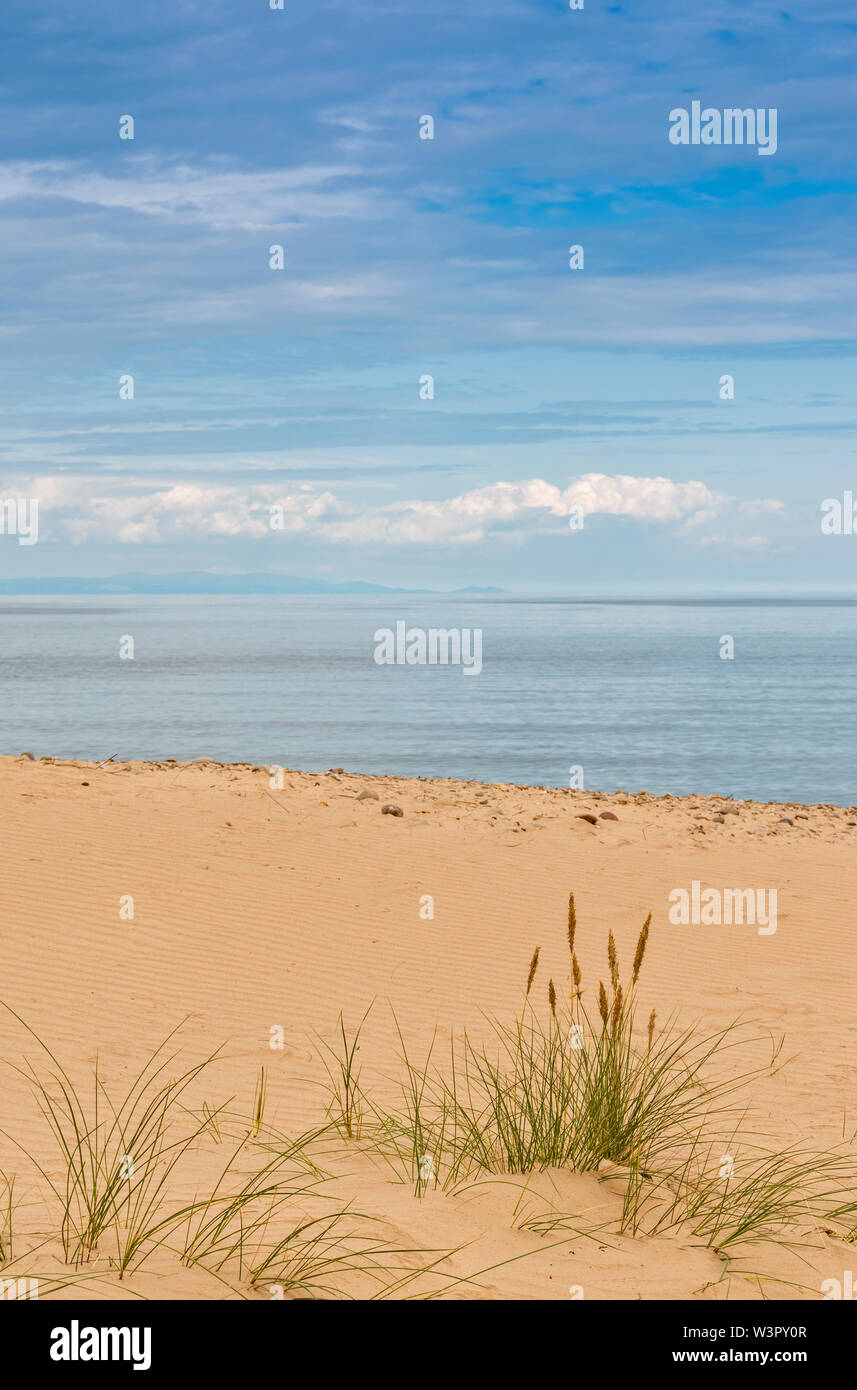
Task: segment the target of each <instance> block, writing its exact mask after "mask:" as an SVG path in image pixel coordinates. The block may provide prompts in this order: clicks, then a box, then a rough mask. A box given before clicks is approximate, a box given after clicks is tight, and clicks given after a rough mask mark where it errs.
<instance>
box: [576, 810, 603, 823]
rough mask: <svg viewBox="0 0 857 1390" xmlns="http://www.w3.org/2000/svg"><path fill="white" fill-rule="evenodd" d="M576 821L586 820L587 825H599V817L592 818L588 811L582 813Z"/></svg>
mask: <svg viewBox="0 0 857 1390" xmlns="http://www.w3.org/2000/svg"><path fill="white" fill-rule="evenodd" d="M576 819H577V820H585V821H586V823H587V825H597V824H598V817H597V816H590V815H588V814H587V813H586V811H582V812H581V814H580V815H579V816H577V817H576Z"/></svg>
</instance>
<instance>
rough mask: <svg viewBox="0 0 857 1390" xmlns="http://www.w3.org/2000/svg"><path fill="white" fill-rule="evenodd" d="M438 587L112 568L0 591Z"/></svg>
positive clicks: (15, 582)
mask: <svg viewBox="0 0 857 1390" xmlns="http://www.w3.org/2000/svg"><path fill="white" fill-rule="evenodd" d="M438 592H440V591H439V590H437V589H406V588H389V587H387V585H385V584H365V583H363V582H362V581H360V580H354V581H349V582H347V583H344V584H331V583H328V582H327V580H324V579H305V578H302V577H301V576H300V575H293V574H208V573H207V572H206V571H204V570H197V571H194V572H191V573H187V574H112V575H109V576H107V577H106V578H104V579H81V578H74V577H62V578H50V577H47V578H39V579H0V594H20V595H27V594H102V595H104V594H432V593H438ZM451 592H453V593H457V594H502V593H503V590H502V589H492V588H480V587H478V586H474V585H470V586H469V587H468V588H466V589H454V590H452V591H451Z"/></svg>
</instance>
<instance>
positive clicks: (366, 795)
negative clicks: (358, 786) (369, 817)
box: [357, 791, 381, 801]
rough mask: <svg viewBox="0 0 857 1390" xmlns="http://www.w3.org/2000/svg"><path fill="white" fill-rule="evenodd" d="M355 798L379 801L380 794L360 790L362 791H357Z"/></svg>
mask: <svg viewBox="0 0 857 1390" xmlns="http://www.w3.org/2000/svg"><path fill="white" fill-rule="evenodd" d="M357 800H358V801H380V800H381V798H380V796H379V795H378V793H377V792H370V791H362V792H358V793H357Z"/></svg>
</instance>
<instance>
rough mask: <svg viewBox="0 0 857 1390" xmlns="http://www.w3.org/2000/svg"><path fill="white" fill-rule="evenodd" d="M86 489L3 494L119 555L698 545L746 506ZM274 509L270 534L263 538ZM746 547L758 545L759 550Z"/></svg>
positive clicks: (664, 497)
mask: <svg viewBox="0 0 857 1390" xmlns="http://www.w3.org/2000/svg"><path fill="white" fill-rule="evenodd" d="M94 486H95V483H94V480H93V479H92V478H91V477H89V476H86V477H84V476H77V477H76V476H73V475H71V474H62V475H61V476H56V475H54V476H51V477H42V478H29V479H22V478H19V479H16V480H14V481H11V480H8V479H7V481H6V484H5V493H6V495H15V496H27V497H36V498H38V500H39V507H40V517H41V527H42V535H43V536H44V538H45V539H48V540H50V539H54V540H59V539H65V540H71V541H73V542H76V543H81V544H83V543H90V542H92V543H98V542H100V541H118V542H119V543H123V544H130V545H133V544H139V543H143V542H146V543H150V544H152V543H154V544H158V543H168V542H170V541H176V540H180V539H187V538H190V537H193V538H200V539H201V538H205V537H226V538H233V539H239V538H245V539H246V538H256V539H262V538H264V537H270V536H272V535H276V534H278V533H282V532H285V533H287V534H293V535H294V534H302V535H310V536H312V537H313V538H314V539H318V540H326V541H329V542H339V543H346V544H352V545H384V546H423V547H439V546H456V545H459V546H460V545H470V544H473V543H475V542H478V541H481V540H484V539H485V538H486V537H487V536H490V535H494V534H498V533H503V532H508V531H509V530H510V529H511V528H516V530H518V531H520V532H522V533H526V532H528V531H529V532H532V533H536V532H538V531H540V530H541V531H544V530H546V529H547V530H556V529H557V528H558V527H560V526H561V525H562V524H563V523H564V521H565V519H566V518H567V517H569V516H570V515H571V514H572V511H573V509H576V508H580V510H581V511H582V513H583V515H584V517H588V516H598V515H600V516H616V517H629V518H631V519H633V520H635V521H639V522H651V523H660V524H671V525H675V526H678V527H679V528H680V529H681V530H683V531H685V532H687V533H690V534H694V535H695V536H697V537H698V539H699V541H700V543H703V544H708V543H710V542H711V540H712V539H713V538H712V536H711V531H710V528H711V526H712V525H713V524H714V522H715V521H717V520H718V519H721V520H722V518H723V515H724V513H728V512H730V511H733V512H734V513H735V514H736V515H737V514H738V513H739V512H740V511H741V508H742V507H746V506H747V504H739V505H738V506H734V505H733V502H732V499H730V498H727V497H724V496H722V495H720V494H718V493H714V492H711V491H710V489H709V488H708V487H706V485H705V484H704V483H701V482H686V483H677V482H673V481H672V480H671V479H670V478H663V477H656V478H635V477H632V476H630V475H629V474H617V475H615V476H613V477H608V476H607V475H605V474H603V473H587V474H584V475H583V476H582V477H579V478H575V479H573V480H572V481H571V482H570V483H569V485H568V487H566V488H564V489H563V488H559V487H557V486H555V485H554V484H553V483H549V482H546V481H545V480H544V479H542V478H530V479H526V480H524V481H520V482H498V483H493V484H492V485H490V486H488V487H481V488H474V489H472V490H471V491H469V492H464V493H460V494H459V495H457V496H454V497H449V498H445V499H441V500H434V501H425V500H411V501H404V502H395V503H391V504H388V505H386V506H380V507H377V506H376V507H372V506H366V505H363V506H358V505H356V504H353V503H346V502H345V501H343V500H342V499H340V498H338V497H336V496H335V495H334V493H332V492H330V491H328V490H323V491H319V490H316V489H315V488H314V487H313V486H312V485H310V484H308V483H306V484H302V485H300V486H298V487H296V488H295V489H293V490H292V491H289V492H286V493H284V492H283V491H282V485H281V484H277V483H264V484H252V485H249V486H247V487H246V488H240V487H235V486H233V485H217V484H210V483H199V484H194V483H182V484H180V485H164V486H157V485H153V484H152V483H151V482H148V483H147V482H146V481H145V480H143V479H140V478H136V479H128V478H118V479H112V480H111V481H110V483H109V484H105V483H103V482H102V483H100V485H99V486H98V491H93V487H94ZM752 506H753V508H754V509H755V511H756V513H758V512H760V511H771V510H772V509H777V508H779V507H780V506H781V504H780V503H778V502H774V501H771V500H760V501H759V502H758V503H755V504H752ZM273 508H276V509H277V512H276V522H277V525H276V528H275V529H273V530H272V525H271V520H272V515H273V512H272V509H273ZM718 539H719V537H718ZM752 541H753V543H754V544H758V542H759V538H757V537H753V538H752ZM736 543H737V533H736Z"/></svg>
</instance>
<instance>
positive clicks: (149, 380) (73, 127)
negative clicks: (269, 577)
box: [0, 0, 857, 592]
mask: <svg viewBox="0 0 857 1390" xmlns="http://www.w3.org/2000/svg"><path fill="white" fill-rule="evenodd" d="M0 41H2V46H3V52H4V56H5V60H6V61H5V63H4V67H3V74H2V80H0V106H2V131H3V140H2V150H0V255H2V260H3V267H2V269H3V285H4V290H5V295H4V311H3V314H2V318H1V319H0V390H2V397H3V406H4V409H3V412H2V418H0V447H2V463H0V495H2V496H3V497H18V496H26V497H37V498H38V499H39V512H40V532H39V543H38V544H37V545H34V546H21V545H18V543H17V539H16V538H15V537H14V536H13V535H9V534H7V535H0V575H2V577H5V578H8V577H14V576H32V575H74V574H78V575H89V576H99V575H106V574H111V573H116V572H122V571H129V570H133V571H153V572H168V571H176V570H197V569H212V570H217V571H268V570H279V571H283V572H285V573H291V574H302V575H310V576H317V577H319V578H324V579H327V580H335V581H340V580H347V579H360V580H369V581H374V582H377V583H383V584H393V585H403V584H404V585H407V584H413V585H415V586H420V587H438V588H445V587H457V586H459V585H467V584H488V585H501V586H503V587H505V588H508V589H512V590H530V591H532V590H543V591H545V592H563V591H583V592H608V591H624V590H634V591H637V592H656V591H662V590H665V589H666V590H673V591H683V590H685V589H688V588H707V589H715V590H723V589H741V590H744V591H754V592H755V591H771V590H773V591H780V590H795V589H801V590H808V591H816V590H839V591H841V590H850V588H851V587H852V584H853V575H854V573H855V557H857V538H855V537H848V536H823V535H822V534H821V530H820V504H821V501H822V500H823V499H824V498H827V497H830V496H841V495H842V493H843V491H844V489H846V488H849V487H851V488H854V489H855V491H857V486H855V485H857V470H855V467H854V443H853V439H854V423H855V417H857V407H855V373H854V367H855V340H857V313H855V303H857V293H855V292H856V291H857V261H855V238H854V231H853V228H854V213H855V187H857V162H856V161H855V158H854V153H853V142H854V131H855V129H857V120H855V115H857V113H856V112H855V107H857V88H855V83H854V80H853V73H854V69H855V59H857V12H855V10H854V6H853V4H852V3H851V0H847V3H845V2H843V3H839V0H814V3H813V4H812V5H802V6H800V7H797V6H795V7H792V8H788V9H784V8H783V7H782V6H781V5H777V4H772V3H771V4H769V3H766V0H746V2H745V0H742V3H732V2H731V0H722V3H712V4H707V5H706V4H702V3H701V4H698V5H694V6H689V5H688V4H687V0H680V2H679V0H661V3H658V4H657V5H655V4H653V3H651V0H649V3H646V4H642V3H639V4H638V3H629V4H621V5H608V4H599V3H596V0H585V8H584V9H583V10H582V11H571V10H570V9H569V7H568V4H567V0H492V2H491V3H489V0H472V3H470V4H469V5H466V6H465V5H462V4H461V3H460V0H458V3H454V4H453V3H447V0H431V3H429V4H425V5H420V4H419V3H416V2H415V0H407V3H406V0H361V4H360V5H357V6H354V5H347V4H344V3H325V0H314V3H313V4H312V5H309V4H305V3H298V0H285V9H284V10H283V11H272V10H271V9H270V7H269V3H268V0H240V3H238V0H234V3H224V2H223V0H171V3H169V4H167V3H139V0H138V3H135V4H134V5H133V6H120V5H115V3H106V2H105V0H87V3H86V5H85V6H83V7H71V6H68V5H66V4H60V3H58V0H49V2H48V3H47V4H42V5H39V6H33V5H32V4H30V3H22V2H21V0H6V3H5V5H4V8H3V14H2V18H0ZM694 100H699V101H701V102H702V104H703V106H708V107H712V108H718V109H722V108H726V107H741V108H747V107H753V108H765V109H767V108H776V110H777V113H778V148H777V151H776V154H774V155H773V156H771V157H761V156H760V155H759V153H758V150H757V149H756V148H755V147H753V146H748V145H745V146H740V147H738V146H731V147H727V146H725V145H723V146H720V145H708V146H703V145H688V146H675V145H673V144H671V143H670V141H669V138H668V132H669V113H670V111H671V110H673V109H674V108H678V107H686V108H689V107H690V105H691V102H692V101H694ZM124 115H132V116H133V118H134V123H135V124H134V139H133V141H131V140H120V138H119V123H120V118H121V117H122V116H124ZM424 115H431V116H432V117H433V119H434V122H435V138H434V139H433V140H421V139H420V138H419V123H420V118H421V116H424ZM572 244H580V245H582V246H583V247H584V255H585V262H584V269H583V270H579V271H572V270H570V269H569V265H568V248H569V246H570V245H572ZM272 245H282V246H283V248H284V268H283V269H282V270H272V269H271V268H270V267H269V247H270V246H272ZM125 374H130V375H132V376H133V378H134V399H133V400H120V398H119V380H120V377H122V376H123V375H125ZM427 374H428V375H431V376H432V377H433V378H434V382H435V395H434V399H433V400H421V399H420V395H419V383H420V379H421V378H422V377H424V376H425V375H427ZM724 374H729V375H732V376H733V377H734V382H735V399H734V400H730V401H723V400H721V399H720V379H721V377H722V376H723V375H724ZM575 506H581V507H582V508H583V513H584V524H583V528H582V529H578V530H571V528H570V526H569V516H570V512H571V509H572V508H574V507H575ZM272 507H278V508H280V509H281V511H280V513H279V515H280V519H281V521H282V527H281V528H280V529H277V530H272V529H271V526H270V519H271V516H272V512H271V508H272ZM852 552H853V554H852Z"/></svg>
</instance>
